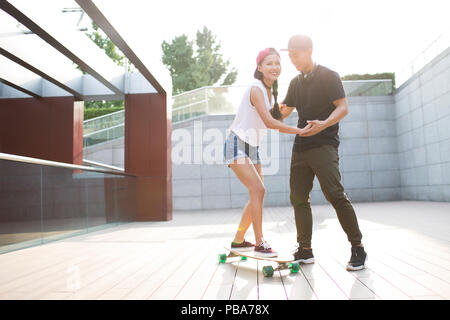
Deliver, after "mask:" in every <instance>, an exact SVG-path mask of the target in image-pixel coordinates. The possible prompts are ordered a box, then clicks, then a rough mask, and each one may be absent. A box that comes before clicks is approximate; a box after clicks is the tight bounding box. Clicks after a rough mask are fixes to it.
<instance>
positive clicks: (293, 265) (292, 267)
mask: <svg viewBox="0 0 450 320" xmlns="http://www.w3.org/2000/svg"><path fill="white" fill-rule="evenodd" d="M289 270H291V272H292V273H297V272H298V271H299V270H300V265H299V264H298V262H292V263H291V264H289Z"/></svg>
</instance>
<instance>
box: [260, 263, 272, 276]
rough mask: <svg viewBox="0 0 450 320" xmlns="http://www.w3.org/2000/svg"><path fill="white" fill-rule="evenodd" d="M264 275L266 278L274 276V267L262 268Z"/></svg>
mask: <svg viewBox="0 0 450 320" xmlns="http://www.w3.org/2000/svg"><path fill="white" fill-rule="evenodd" d="M262 273H263V275H264V277H271V276H273V267H272V266H264V267H263V268H262Z"/></svg>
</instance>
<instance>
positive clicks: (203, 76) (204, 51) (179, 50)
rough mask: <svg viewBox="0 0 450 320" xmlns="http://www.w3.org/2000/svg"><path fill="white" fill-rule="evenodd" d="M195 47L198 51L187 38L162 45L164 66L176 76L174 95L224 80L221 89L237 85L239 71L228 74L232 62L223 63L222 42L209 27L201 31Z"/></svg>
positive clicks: (234, 70) (179, 37)
mask: <svg viewBox="0 0 450 320" xmlns="http://www.w3.org/2000/svg"><path fill="white" fill-rule="evenodd" d="M195 45H196V47H195V49H194V42H193V41H189V39H188V37H187V36H186V35H185V34H183V35H181V36H178V37H175V38H174V39H173V40H172V42H171V43H168V42H166V41H163V43H162V44H161V48H162V51H163V56H162V62H163V63H164V65H166V66H167V68H168V69H169V72H170V75H171V76H172V85H173V86H172V94H174V95H175V94H180V93H182V92H184V91H189V90H193V89H197V88H200V87H204V86H211V85H215V84H217V83H218V82H219V80H221V79H222V78H223V80H222V82H221V85H231V84H233V83H234V82H235V81H236V78H237V70H236V68H231V70H228V69H229V65H230V62H229V61H228V60H227V61H224V60H223V57H222V54H221V53H220V49H221V45H220V42H217V40H216V36H214V35H213V34H212V32H211V31H210V30H209V29H208V28H207V27H203V30H202V31H200V30H199V31H197V35H196V40H195ZM194 51H195V55H194Z"/></svg>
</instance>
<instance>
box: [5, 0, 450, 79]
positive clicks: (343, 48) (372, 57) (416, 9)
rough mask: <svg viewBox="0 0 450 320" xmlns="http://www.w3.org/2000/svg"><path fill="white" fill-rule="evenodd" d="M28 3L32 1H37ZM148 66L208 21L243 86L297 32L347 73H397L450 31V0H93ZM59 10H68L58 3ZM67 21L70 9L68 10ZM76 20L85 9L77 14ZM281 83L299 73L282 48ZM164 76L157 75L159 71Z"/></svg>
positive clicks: (64, 1)
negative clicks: (164, 46)
mask: <svg viewBox="0 0 450 320" xmlns="http://www.w3.org/2000/svg"><path fill="white" fill-rule="evenodd" d="M13 1H14V2H16V1H17V2H19V1H20V2H22V1H26V2H27V3H28V5H31V4H32V3H33V2H29V1H28V0H13ZM47 2H48V3H52V5H51V6H53V7H54V6H55V4H56V3H57V5H56V7H59V8H61V7H62V6H67V7H77V6H78V5H77V4H76V2H75V1H73V0H45V1H42V2H41V1H39V2H36V6H38V7H37V10H42V11H43V12H44V13H47V14H48V15H52V16H51V17H49V19H51V20H54V18H55V14H54V13H53V12H50V10H48V8H47V9H45V8H44V5H43V3H47ZM94 3H95V4H96V5H97V6H99V8H100V10H102V11H103V12H104V13H105V15H106V17H107V18H108V19H110V21H111V23H112V24H113V25H114V26H115V27H116V28H117V30H118V31H119V33H120V34H121V35H122V36H123V37H124V38H125V40H126V41H127V42H128V43H129V44H130V46H131V48H132V49H133V50H135V52H136V53H137V54H138V56H139V57H140V58H141V59H142V60H143V61H144V62H145V63H146V64H147V66H149V69H150V71H151V72H154V73H155V76H157V75H158V73H157V72H155V69H157V68H158V67H163V66H162V63H161V54H162V52H161V43H162V41H163V40H166V41H168V42H170V41H171V40H172V39H173V38H174V37H175V36H179V35H181V34H187V35H188V37H189V38H190V39H191V40H195V34H196V32H197V30H199V29H202V28H203V26H207V27H208V28H209V29H210V30H211V31H212V32H213V34H214V35H216V36H217V40H219V41H220V42H221V45H222V52H223V54H224V58H225V59H229V60H230V62H231V66H234V67H236V68H237V69H238V71H239V74H238V79H237V82H236V84H239V85H247V84H248V83H250V82H251V81H253V72H254V69H255V67H256V64H255V58H256V56H257V54H258V52H259V51H260V50H261V49H263V48H266V47H275V48H276V49H281V48H285V47H286V46H287V42H288V39H289V37H290V36H291V35H293V34H296V33H305V34H308V35H309V36H310V37H311V38H312V39H313V43H314V51H313V58H314V59H315V60H316V61H317V62H318V63H321V64H323V65H325V66H327V67H329V68H331V69H333V70H335V71H337V72H338V73H339V74H340V75H341V76H344V75H347V74H351V73H379V72H394V71H398V70H399V69H401V68H403V67H405V66H408V65H409V64H410V63H411V61H412V60H413V59H414V58H415V57H417V55H418V54H419V53H420V52H422V51H423V50H424V49H425V48H426V47H427V46H428V45H429V44H430V43H431V42H432V41H433V40H435V39H436V38H437V37H439V35H441V34H443V33H446V34H450V19H449V18H448V13H449V12H450V0H370V1H369V0H314V1H313V0H272V1H270V0H259V1H256V0H228V1H223V0H220V1H219V0H160V1H147V0H145V1H144V0H127V1H123V0H94ZM58 10H59V12H60V10H61V9H58ZM62 15H63V18H64V19H66V18H67V17H69V16H70V15H71V14H68V13H66V14H62ZM71 17H72V18H75V22H76V21H77V20H78V17H79V13H75V14H72V16H71ZM281 63H282V68H283V69H282V73H281V76H280V83H289V81H290V79H291V78H292V77H294V76H295V75H296V74H297V71H296V70H295V68H294V67H293V66H292V65H291V63H290V61H289V57H288V56H287V53H285V52H283V53H281ZM157 78H158V77H157Z"/></svg>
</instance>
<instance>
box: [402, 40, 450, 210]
mask: <svg viewBox="0 0 450 320" xmlns="http://www.w3.org/2000/svg"><path fill="white" fill-rule="evenodd" d="M395 100H396V112H395V114H394V118H395V122H396V127H397V134H398V137H397V145H398V152H399V153H398V155H399V169H400V180H401V198H402V199H408V200H432V201H450V48H449V49H447V50H446V51H445V52H443V53H442V54H441V55H439V56H438V57H437V58H435V59H434V60H433V61H432V62H430V63H429V64H428V65H427V66H426V67H425V68H423V69H422V70H421V71H420V72H418V73H417V74H415V75H414V76H413V77H412V78H411V79H409V80H408V81H407V82H406V83H405V84H403V85H402V86H401V87H400V88H399V90H397V93H396V95H395Z"/></svg>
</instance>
